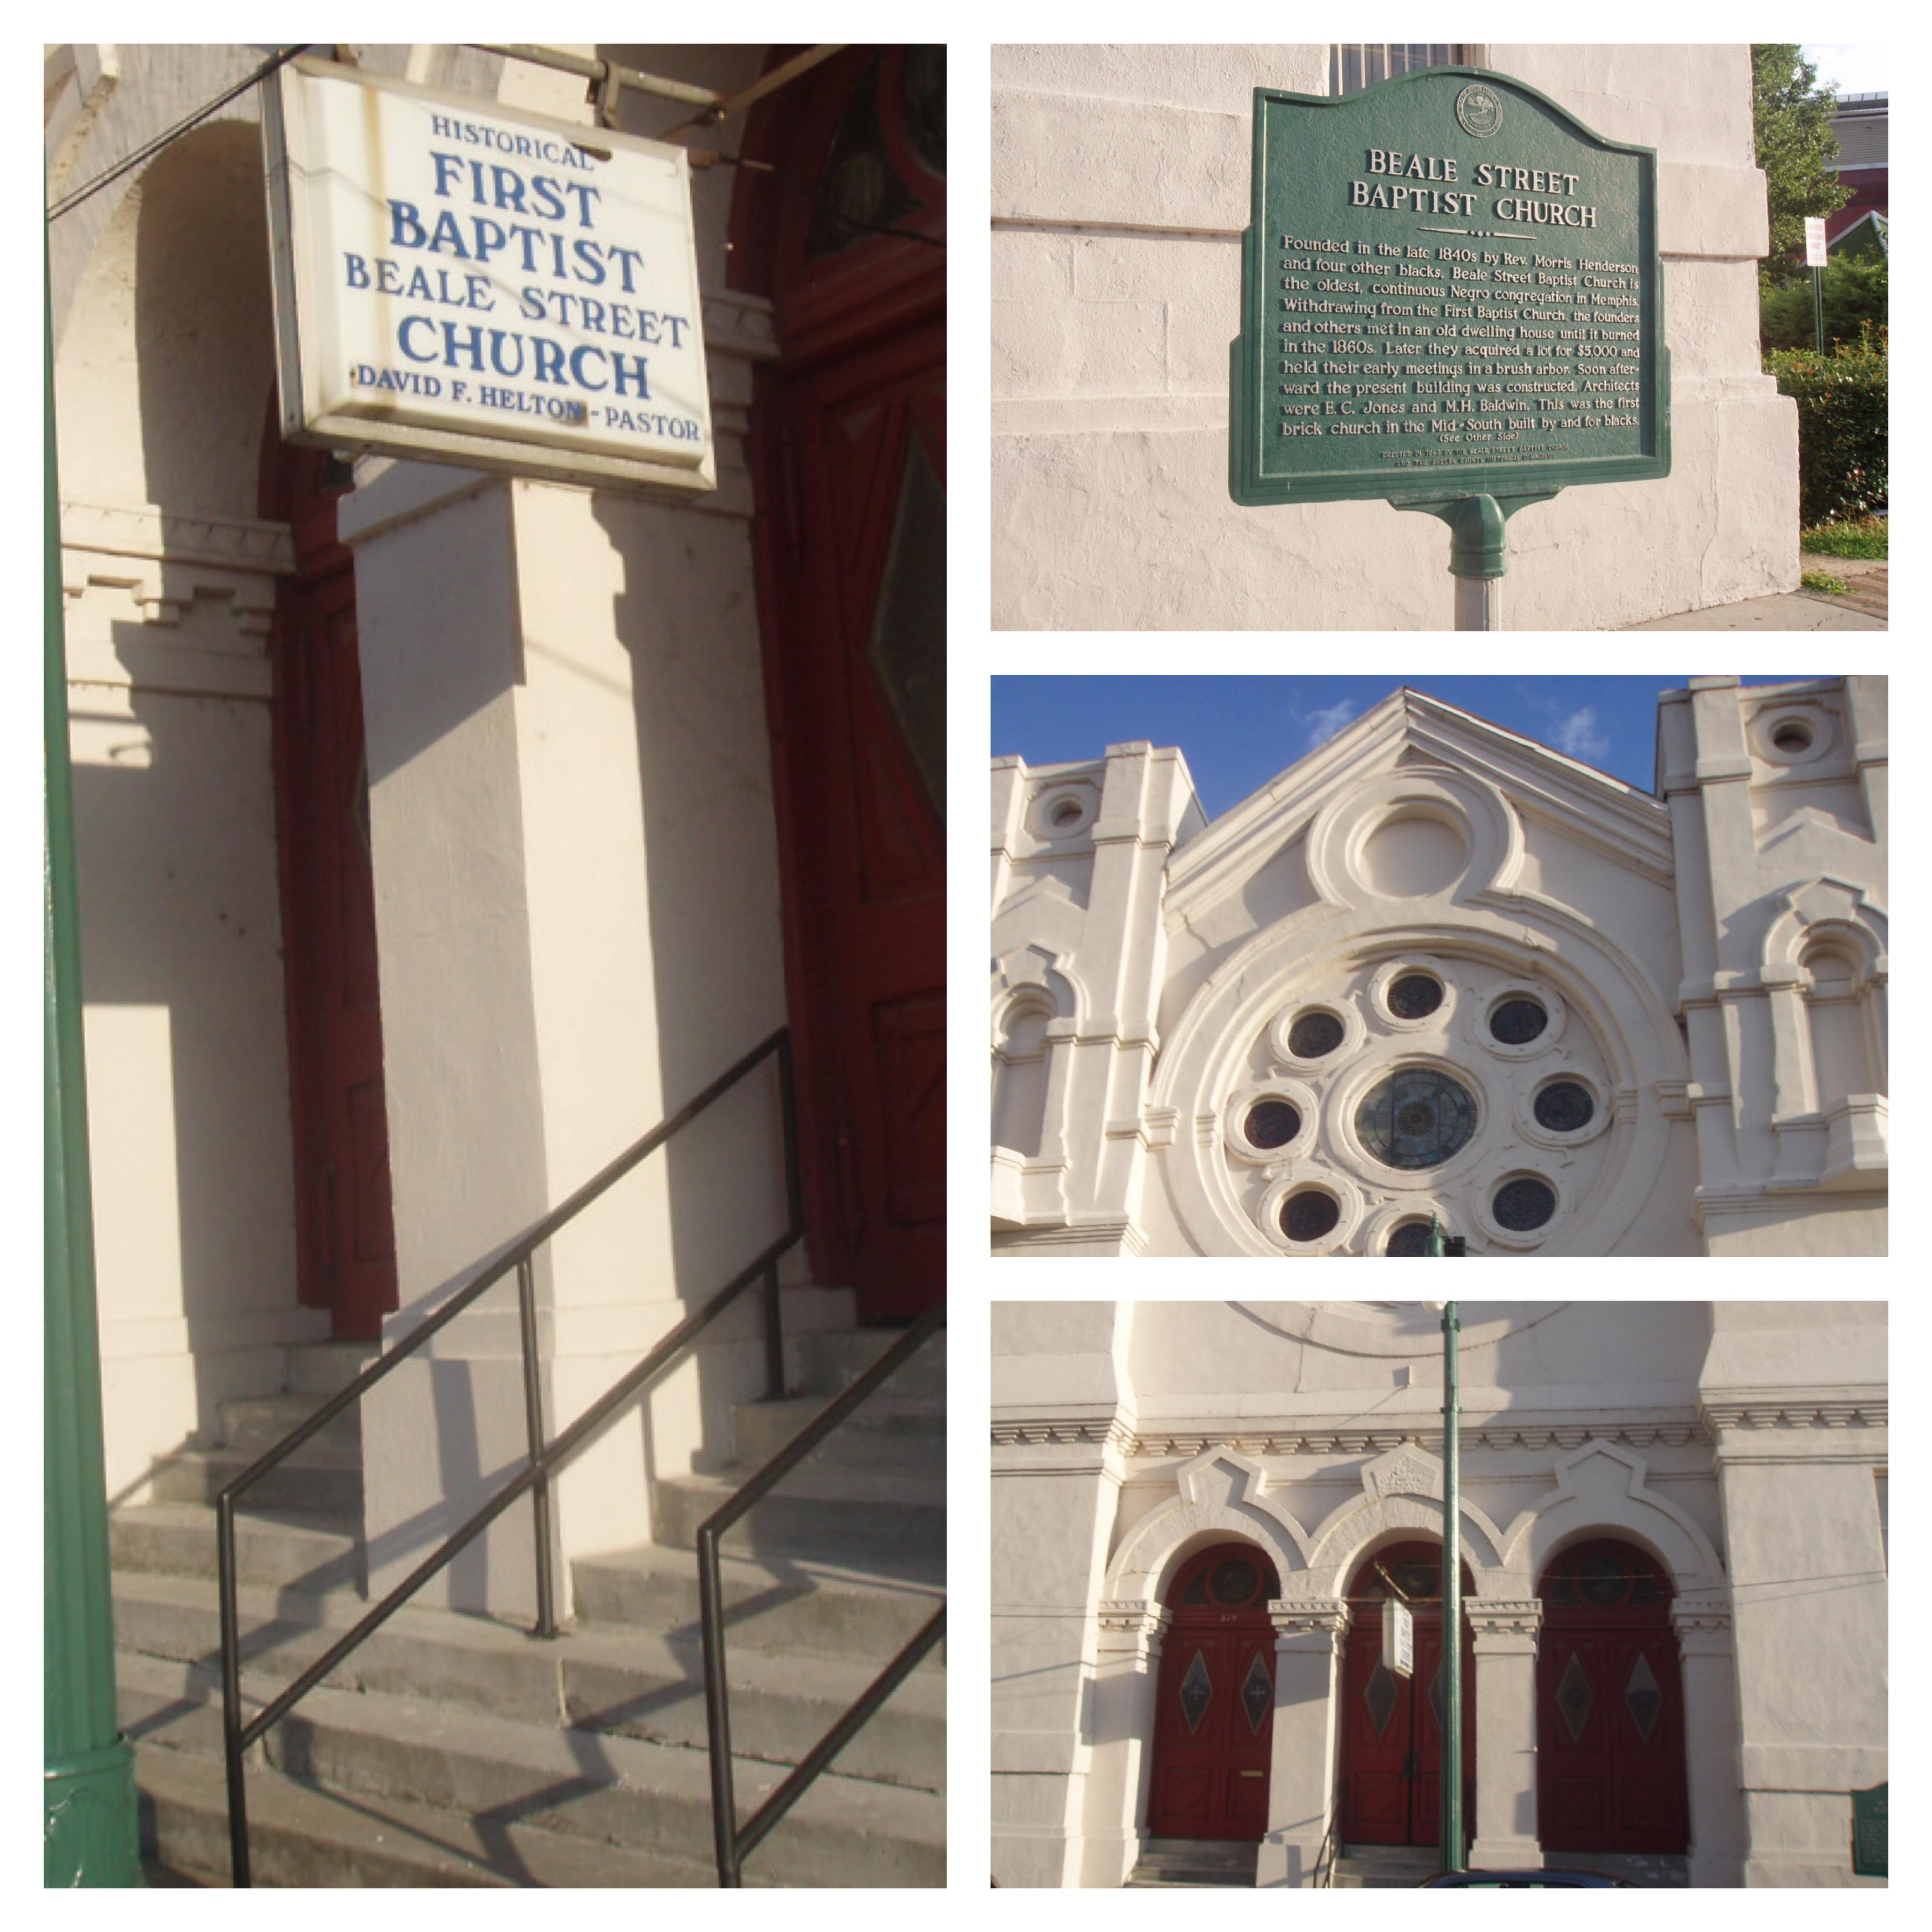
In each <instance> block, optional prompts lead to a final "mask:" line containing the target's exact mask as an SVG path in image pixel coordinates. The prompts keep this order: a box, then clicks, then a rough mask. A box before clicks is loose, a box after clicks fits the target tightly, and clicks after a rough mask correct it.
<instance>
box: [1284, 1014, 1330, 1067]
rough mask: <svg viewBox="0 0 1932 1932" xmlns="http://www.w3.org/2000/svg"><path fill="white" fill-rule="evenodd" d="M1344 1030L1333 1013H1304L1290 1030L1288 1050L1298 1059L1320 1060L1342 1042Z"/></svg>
mask: <svg viewBox="0 0 1932 1932" xmlns="http://www.w3.org/2000/svg"><path fill="white" fill-rule="evenodd" d="M1342 1031H1343V1029H1342V1022H1340V1020H1339V1019H1337V1018H1336V1017H1335V1016H1334V1014H1333V1013H1321V1012H1316V1013H1304V1014H1302V1015H1301V1017H1300V1018H1299V1019H1297V1020H1296V1022H1295V1024H1294V1025H1292V1027H1290V1028H1289V1030H1288V1050H1289V1052H1291V1053H1292V1054H1293V1055H1295V1058H1296V1059H1298V1060H1319V1059H1320V1058H1322V1056H1323V1055H1325V1054H1329V1053H1333V1052H1334V1051H1335V1049H1336V1048H1337V1047H1338V1046H1340V1045H1341V1044H1342Z"/></svg>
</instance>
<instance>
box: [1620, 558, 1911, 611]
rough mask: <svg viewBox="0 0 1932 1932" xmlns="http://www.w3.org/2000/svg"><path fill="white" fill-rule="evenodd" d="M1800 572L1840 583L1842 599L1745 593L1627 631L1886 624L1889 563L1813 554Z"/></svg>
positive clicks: (1800, 563)
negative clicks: (1738, 598) (1730, 601)
mask: <svg viewBox="0 0 1932 1932" xmlns="http://www.w3.org/2000/svg"><path fill="white" fill-rule="evenodd" d="M1798 567H1799V570H1800V571H1808V570H1821V571H1824V572H1825V574H1826V575H1827V576H1829V577H1837V578H1838V580H1839V581H1840V582H1841V583H1843V584H1844V585H1845V586H1846V590H1845V594H1844V595H1843V596H1842V597H1838V596H1826V595H1825V594H1824V593H1823V592H1822V591H1816V590H1793V591H1790V592H1787V594H1786V595H1784V596H1781V597H1747V598H1745V601H1743V602H1742V604H1714V605H1712V607H1711V608H1710V609H1709V610H1682V611H1679V613H1677V614H1676V616H1671V617H1652V618H1651V619H1649V620H1648V621H1647V622H1644V623H1641V624H1626V625H1625V626H1624V628H1625V630H1627V631H1882V630H1885V629H1886V628H1888V619H1889V610H1890V606H1889V602H1888V591H1887V587H1886V586H1887V583H1888V570H1889V568H1890V566H1889V565H1888V563H1883V562H1875V561H1873V560H1871V559H1867V558H1864V557H1855V556H1813V555H1812V554H1811V553H1810V552H1809V551H1805V552H1803V553H1801V554H1800V556H1799V561H1798Z"/></svg>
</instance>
